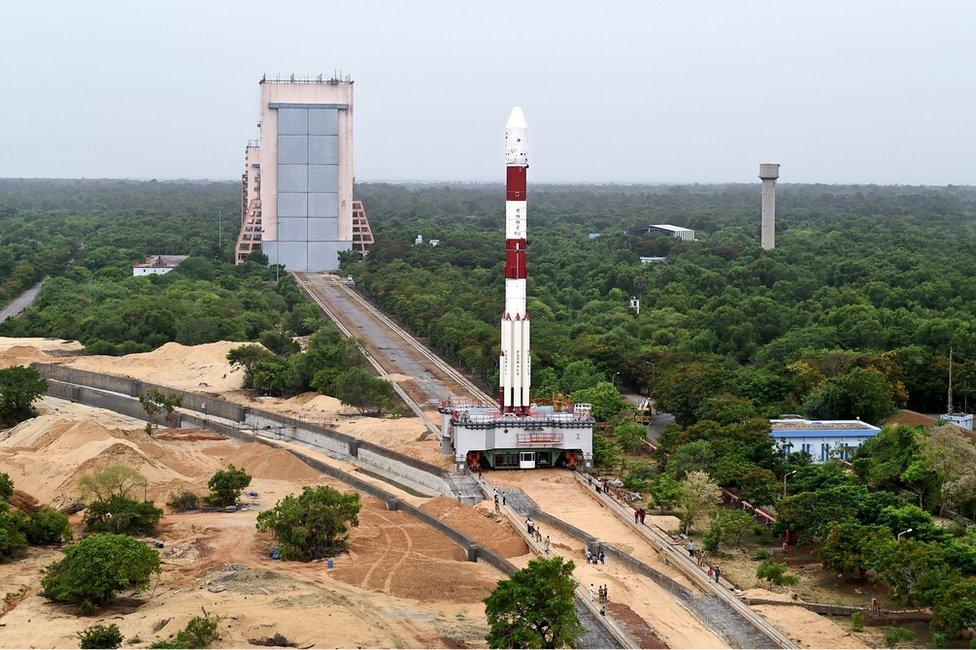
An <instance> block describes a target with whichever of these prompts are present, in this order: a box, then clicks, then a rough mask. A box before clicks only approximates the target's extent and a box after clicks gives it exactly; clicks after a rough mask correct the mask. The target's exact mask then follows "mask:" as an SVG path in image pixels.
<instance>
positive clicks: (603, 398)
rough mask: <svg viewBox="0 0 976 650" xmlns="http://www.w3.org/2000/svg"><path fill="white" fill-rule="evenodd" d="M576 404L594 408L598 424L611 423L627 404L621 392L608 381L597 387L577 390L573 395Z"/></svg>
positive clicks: (594, 415)
mask: <svg viewBox="0 0 976 650" xmlns="http://www.w3.org/2000/svg"><path fill="white" fill-rule="evenodd" d="M572 395H573V402H575V403H576V404H590V405H591V406H592V407H593V417H594V418H595V419H596V420H597V421H598V422H609V421H611V420H613V419H614V418H616V417H617V415H619V414H620V411H622V410H623V408H624V406H625V403H624V398H623V397H621V395H620V391H619V390H617V388H616V386H614V385H613V384H611V383H610V382H608V381H601V382H600V383H598V384H596V385H595V386H591V387H590V388H584V389H582V390H577V391H575V392H574V393H573V394H572Z"/></svg>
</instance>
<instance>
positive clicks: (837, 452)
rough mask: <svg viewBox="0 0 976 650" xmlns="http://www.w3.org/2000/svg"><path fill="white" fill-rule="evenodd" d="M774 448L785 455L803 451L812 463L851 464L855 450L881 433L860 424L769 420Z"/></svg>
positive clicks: (800, 419) (797, 419) (832, 421)
mask: <svg viewBox="0 0 976 650" xmlns="http://www.w3.org/2000/svg"><path fill="white" fill-rule="evenodd" d="M769 424H770V427H771V429H772V432H771V434H772V436H773V438H774V439H775V440H776V446H777V447H778V448H779V449H780V451H782V452H783V454H784V455H787V454H791V453H795V452H800V451H805V452H807V453H808V454H810V458H812V459H813V462H814V463H824V462H826V461H828V460H830V459H831V458H840V459H842V460H850V459H851V458H852V457H853V455H854V450H855V449H857V448H858V447H860V446H861V444H862V443H863V442H865V441H866V440H868V439H870V438H873V437H874V436H876V435H877V434H878V432H879V431H881V429H879V428H878V427H876V426H874V425H871V424H868V423H867V422H863V421H861V420H808V419H806V418H801V417H791V418H783V419H779V420H770V421H769Z"/></svg>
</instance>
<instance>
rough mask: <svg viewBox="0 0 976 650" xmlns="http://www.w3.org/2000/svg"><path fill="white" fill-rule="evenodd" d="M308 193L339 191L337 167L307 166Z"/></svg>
mask: <svg viewBox="0 0 976 650" xmlns="http://www.w3.org/2000/svg"><path fill="white" fill-rule="evenodd" d="M279 168H280V167H279ZM308 191H309V192H338V191H339V166H338V165H309V166H308Z"/></svg>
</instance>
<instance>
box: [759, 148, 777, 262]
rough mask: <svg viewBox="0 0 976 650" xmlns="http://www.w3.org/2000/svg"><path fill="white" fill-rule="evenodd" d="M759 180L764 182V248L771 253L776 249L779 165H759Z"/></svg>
mask: <svg viewBox="0 0 976 650" xmlns="http://www.w3.org/2000/svg"><path fill="white" fill-rule="evenodd" d="M759 178H760V179H761V180H762V247H763V249H764V250H767V251H769V250H772V249H773V248H775V247H776V179H777V178H779V163H762V164H761V165H759Z"/></svg>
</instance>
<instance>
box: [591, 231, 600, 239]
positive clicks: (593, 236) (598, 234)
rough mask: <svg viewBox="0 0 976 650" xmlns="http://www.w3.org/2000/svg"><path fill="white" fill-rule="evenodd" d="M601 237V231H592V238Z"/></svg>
mask: <svg viewBox="0 0 976 650" xmlns="http://www.w3.org/2000/svg"><path fill="white" fill-rule="evenodd" d="M599 238H600V233H598V232H591V233H590V239H599Z"/></svg>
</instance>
